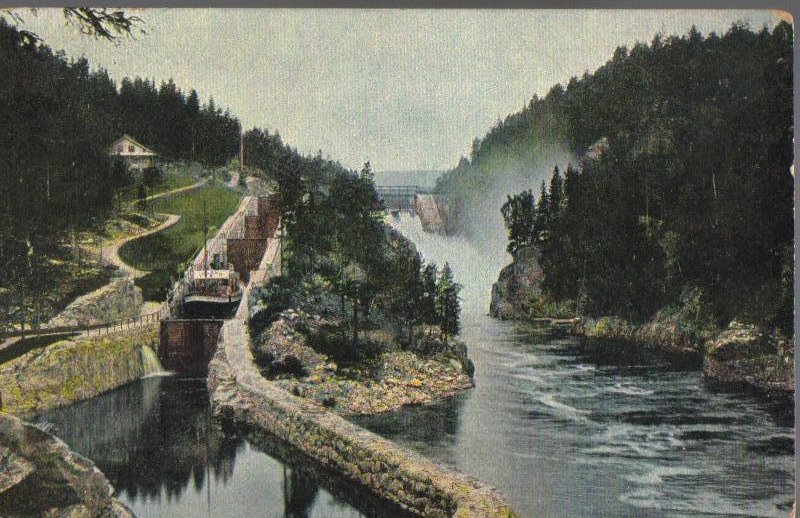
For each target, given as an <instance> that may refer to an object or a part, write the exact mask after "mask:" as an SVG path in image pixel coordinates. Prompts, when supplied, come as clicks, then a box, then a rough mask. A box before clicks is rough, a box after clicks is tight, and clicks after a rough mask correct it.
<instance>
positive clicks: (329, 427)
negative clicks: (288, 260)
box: [207, 318, 517, 518]
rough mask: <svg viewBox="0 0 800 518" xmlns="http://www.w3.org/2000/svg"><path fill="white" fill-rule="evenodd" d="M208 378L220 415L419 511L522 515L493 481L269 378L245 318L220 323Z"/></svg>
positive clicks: (216, 412)
mask: <svg viewBox="0 0 800 518" xmlns="http://www.w3.org/2000/svg"><path fill="white" fill-rule="evenodd" d="M207 383H208V387H209V395H210V398H211V408H212V411H213V414H214V415H215V416H216V417H218V418H221V419H222V420H223V421H227V422H231V423H238V424H241V425H245V426H249V427H253V428H254V429H257V430H260V431H263V432H266V433H268V434H271V435H273V436H275V437H277V438H278V439H280V440H282V441H285V442H286V443H287V444H289V445H291V446H292V447H295V448H297V449H298V450H299V451H301V452H303V453H304V454H306V455H308V456H309V457H311V458H312V459H314V460H315V461H316V462H319V463H320V464H322V465H323V466H325V467H328V468H331V469H332V470H334V471H335V472H337V473H339V474H340V475H341V476H342V477H345V478H346V479H348V480H350V481H351V482H354V483H357V484H361V485H363V486H364V487H365V488H367V489H368V490H369V491H371V492H373V493H374V494H375V495H377V496H378V497H380V498H384V499H387V500H388V501H390V502H393V503H394V504H397V505H399V506H400V507H401V508H402V509H404V510H407V511H409V512H410V513H412V514H414V515H418V516H441V517H445V516H454V517H468V516H485V517H498V518H500V517H503V518H513V517H515V516H517V514H516V513H515V512H514V511H513V510H512V509H511V507H510V504H509V503H508V502H507V501H506V499H505V497H503V496H502V495H500V494H499V493H498V492H497V491H495V490H494V489H492V488H491V487H489V486H487V485H485V484H483V483H481V482H479V481H477V480H475V479H473V478H471V477H469V476H466V475H464V474H462V473H459V472H457V471H453V470H450V469H447V468H444V467H442V466H440V465H438V464H436V463H434V462H432V461H430V460H428V459H426V458H424V457H422V456H420V455H417V454H415V453H413V452H410V451H408V450H406V449H404V448H400V447H399V446H397V445H396V444H394V443H392V442H391V441H388V440H386V439H383V438H381V437H379V436H377V435H375V434H374V433H372V432H369V431H367V430H365V429H363V428H360V427H358V426H356V425H354V424H352V423H350V422H349V421H346V420H345V419H343V418H342V417H341V416H339V415H337V414H336V413H335V412H330V411H327V410H326V409H325V408H324V407H323V406H321V405H319V404H316V403H315V402H313V401H311V400H309V399H307V398H303V397H297V396H295V395H293V394H291V393H290V392H288V391H286V390H283V389H281V388H280V387H278V386H276V384H275V383H274V382H271V381H269V380H267V379H266V378H265V377H264V376H263V375H262V374H261V372H260V371H259V368H258V366H257V365H256V363H255V361H254V357H253V350H252V348H251V343H250V336H249V331H248V328H247V326H246V324H245V322H244V321H243V320H242V319H240V318H234V319H231V320H228V321H226V323H225V325H224V326H223V328H222V332H221V335H220V342H219V347H218V348H217V352H216V354H215V355H214V358H213V359H212V361H211V363H210V364H209V375H208V380H207Z"/></svg>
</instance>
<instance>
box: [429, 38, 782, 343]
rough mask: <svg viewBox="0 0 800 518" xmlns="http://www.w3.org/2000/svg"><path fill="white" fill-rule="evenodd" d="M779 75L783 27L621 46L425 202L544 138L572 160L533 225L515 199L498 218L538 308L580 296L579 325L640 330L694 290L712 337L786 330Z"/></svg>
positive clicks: (498, 134) (501, 135) (490, 138)
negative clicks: (772, 327) (530, 270)
mask: <svg viewBox="0 0 800 518" xmlns="http://www.w3.org/2000/svg"><path fill="white" fill-rule="evenodd" d="M792 73H793V72H792V28H791V26H790V25H788V24H787V23H781V24H779V25H778V26H776V27H775V28H774V30H772V31H769V30H767V29H764V30H761V31H760V32H753V31H751V30H749V29H748V28H747V27H744V26H741V25H734V26H733V27H732V28H731V29H730V30H729V31H728V32H727V33H726V34H725V35H723V36H721V37H720V36H717V35H716V34H711V35H710V36H708V37H703V36H701V35H700V34H699V33H698V32H697V31H695V30H693V31H691V32H690V33H689V34H688V35H686V36H682V37H670V38H667V39H662V38H659V37H657V38H655V39H654V40H653V42H652V43H651V44H650V45H644V44H637V45H636V46H635V47H634V48H633V49H631V50H630V51H628V50H627V49H625V48H623V47H621V48H619V49H618V50H617V52H616V53H615V54H614V57H613V59H612V60H611V61H609V62H608V63H607V64H606V65H604V66H603V67H601V68H600V69H598V70H597V71H596V72H595V73H594V74H591V75H589V74H587V75H584V76H583V77H582V78H581V79H577V78H573V79H572V80H571V81H570V82H569V84H568V85H567V87H566V88H563V87H560V88H553V89H552V90H551V92H550V93H549V94H548V95H547V96H546V97H545V98H544V99H541V100H538V99H536V100H533V101H531V104H530V106H529V107H527V108H526V109H525V110H523V111H522V112H520V113H517V114H514V115H512V116H509V117H508V118H507V119H506V120H505V121H504V122H503V123H501V124H500V125H498V126H497V127H496V128H494V129H493V130H492V131H491V132H490V133H489V134H488V135H487V136H486V138H485V139H484V140H482V141H481V142H480V143H479V144H478V145H477V146H476V151H475V153H474V155H475V156H473V159H472V161H471V162H470V163H469V165H466V166H465V165H461V166H459V167H461V168H462V169H463V168H466V169H469V170H470V171H468V172H467V173H464V176H463V178H462V177H460V176H459V175H460V174H462V171H459V170H458V168H457V169H456V170H454V171H452V172H451V173H450V175H449V176H448V178H446V179H445V181H444V183H443V184H442V186H441V187H442V188H445V187H447V186H449V188H456V187H459V188H460V187H461V186H464V185H467V184H468V182H469V178H470V175H480V174H481V173H480V171H481V167H482V165H481V164H483V163H484V161H486V160H490V157H491V156H493V155H494V154H497V153H509V154H513V153H515V151H514V150H515V149H517V148H518V147H520V146H523V145H525V143H527V142H529V139H532V138H534V135H542V134H544V133H547V129H548V128H549V129H551V130H552V132H553V135H554V142H556V143H558V144H559V145H564V146H567V147H568V148H569V149H570V150H571V151H572V152H573V154H574V156H575V157H577V158H575V159H574V160H573V164H572V165H571V166H570V167H569V169H568V170H567V172H566V174H565V176H564V177H563V178H562V177H561V174H560V172H559V171H558V169H557V168H556V169H555V170H554V171H553V175H552V177H551V182H550V184H549V187H548V188H545V187H544V186H543V187H542V189H541V191H540V193H539V201H538V205H537V207H536V210H535V211H534V210H532V209H531V207H532V202H531V200H530V195H531V193H530V191H525V192H522V193H520V194H517V195H514V196H510V197H509V201H508V203H507V204H506V206H504V208H503V215H504V216H505V218H506V225H507V227H508V228H509V233H510V238H511V240H510V243H509V249H510V250H511V251H512V252H514V251H515V249H516V248H517V247H518V246H520V245H525V244H527V243H535V244H536V245H537V246H539V247H540V249H541V252H542V253H541V262H542V267H543V270H544V273H545V281H544V289H545V293H546V295H547V296H549V297H551V298H553V299H555V300H562V301H572V302H573V303H574V302H575V301H576V300H577V299H578V298H579V292H581V290H584V291H583V293H584V294H585V295H586V311H587V312H588V313H590V314H593V315H602V314H616V315H620V316H625V317H628V318H631V319H634V320H642V319H646V318H648V317H649V316H651V315H652V314H653V313H654V312H655V311H656V310H658V309H659V308H662V307H664V306H668V305H675V304H681V301H682V300H683V299H684V298H686V293H688V292H692V290H699V291H700V293H702V294H703V297H704V299H705V300H706V301H707V303H708V306H709V309H710V310H711V313H712V314H713V315H714V316H715V318H717V319H718V321H719V323H721V324H722V323H726V322H727V321H730V320H731V319H733V318H738V319H744V320H752V321H756V322H759V323H773V324H776V325H781V326H783V327H785V328H787V329H791V317H792V305H791V300H790V299H791V297H786V296H785V293H786V292H791V289H792V288H791V282H790V281H789V280H787V279H790V278H791V273H792V269H793V263H792V239H793V218H792V201H793V178H792V175H791V174H790V170H789V168H790V165H791V163H792V130H793V122H792V102H793V99H792ZM537 138H538V137H537ZM543 145H544V144H543V143H541V142H539V143H537V144H536V145H535V146H543Z"/></svg>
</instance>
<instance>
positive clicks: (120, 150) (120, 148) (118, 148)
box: [117, 144, 122, 154]
mask: <svg viewBox="0 0 800 518" xmlns="http://www.w3.org/2000/svg"><path fill="white" fill-rule="evenodd" d="M117 154H122V144H120V145H119V146H117Z"/></svg>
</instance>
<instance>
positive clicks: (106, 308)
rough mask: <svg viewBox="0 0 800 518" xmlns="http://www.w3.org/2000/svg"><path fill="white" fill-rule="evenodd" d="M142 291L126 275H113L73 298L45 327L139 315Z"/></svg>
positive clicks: (86, 323) (104, 321)
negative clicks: (111, 277)
mask: <svg viewBox="0 0 800 518" xmlns="http://www.w3.org/2000/svg"><path fill="white" fill-rule="evenodd" d="M143 304H144V298H143V297H142V290H141V289H140V288H139V287H138V286H136V285H135V284H134V283H133V280H132V279H130V278H128V277H116V278H114V279H112V280H111V282H109V283H108V284H106V285H105V286H103V287H102V288H98V289H96V290H95V291H93V292H91V293H87V294H86V295H83V296H81V297H78V298H77V299H75V300H74V301H73V302H72V303H71V304H70V305H69V306H67V307H66V308H65V309H64V311H62V312H61V313H59V314H58V315H57V316H56V317H55V318H53V319H52V320H51V321H50V322H48V323H47V327H61V326H92V325H97V324H103V323H106V322H116V321H119V320H125V319H128V318H133V317H138V316H139V314H140V313H141V310H142V305H143Z"/></svg>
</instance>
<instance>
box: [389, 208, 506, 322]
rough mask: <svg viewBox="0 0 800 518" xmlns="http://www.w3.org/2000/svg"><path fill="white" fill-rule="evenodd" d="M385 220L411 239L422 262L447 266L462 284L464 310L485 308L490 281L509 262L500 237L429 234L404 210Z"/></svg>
mask: <svg viewBox="0 0 800 518" xmlns="http://www.w3.org/2000/svg"><path fill="white" fill-rule="evenodd" d="M387 223H388V224H389V225H391V226H392V227H393V228H394V229H395V230H397V231H398V232H400V233H401V234H403V236H405V237H406V238H407V239H409V240H411V241H412V242H413V243H414V244H415V245H416V247H417V251H418V252H419V253H420V254H421V255H422V258H423V259H424V260H425V261H426V262H429V263H431V262H433V263H436V264H437V266H439V267H440V268H441V267H442V266H443V265H444V263H445V262H447V263H448V264H449V265H450V268H451V269H452V270H453V276H454V277H455V281H456V282H458V283H459V284H461V287H462V289H461V305H462V308H463V310H464V312H465V313H472V314H474V313H486V312H487V311H488V309H489V301H490V298H491V292H492V284H494V282H495V281H497V276H498V274H499V273H500V270H501V269H502V268H503V266H505V265H507V264H508V263H510V262H511V256H509V255H508V254H507V253H506V252H505V241H504V240H500V241H499V240H498V238H497V236H489V235H487V236H486V237H485V238H481V239H472V240H470V239H467V238H465V237H463V236H443V235H439V234H431V233H428V232H425V231H424V230H423V229H422V222H421V221H420V219H419V218H418V217H417V216H416V215H415V214H413V213H410V212H406V211H401V212H400V213H399V214H398V215H397V216H389V217H388V218H387ZM501 238H503V239H504V236H501Z"/></svg>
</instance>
